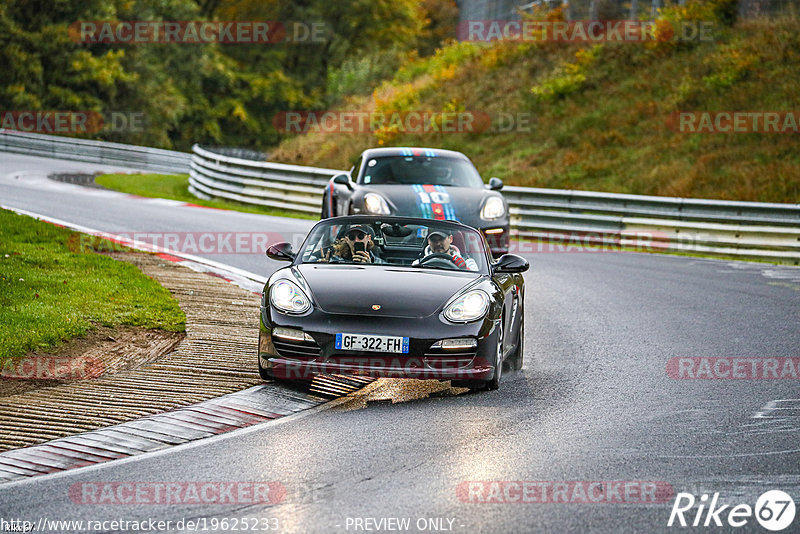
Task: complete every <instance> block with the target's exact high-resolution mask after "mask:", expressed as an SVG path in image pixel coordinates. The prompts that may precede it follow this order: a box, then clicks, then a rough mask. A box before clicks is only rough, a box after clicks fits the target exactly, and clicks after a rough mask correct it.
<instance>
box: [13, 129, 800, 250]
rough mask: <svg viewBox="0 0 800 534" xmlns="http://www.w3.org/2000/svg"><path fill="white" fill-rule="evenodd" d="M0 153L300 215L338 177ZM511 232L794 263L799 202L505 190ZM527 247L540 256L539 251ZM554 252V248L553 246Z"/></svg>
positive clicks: (33, 143)
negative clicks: (113, 172)
mask: <svg viewBox="0 0 800 534" xmlns="http://www.w3.org/2000/svg"><path fill="white" fill-rule="evenodd" d="M0 152H15V153H21V154H32V155H36V156H49V157H54V158H60V159H73V160H79V161H88V162H96V163H106V164H114V165H120V166H125V167H132V168H136V169H141V170H153V171H156V172H177V173H183V172H187V170H188V171H189V190H190V191H191V192H192V193H193V194H195V195H196V196H198V197H201V198H210V197H217V198H227V199H231V200H236V201H239V202H244V203H247V204H258V205H263V206H270V207H274V208H280V209H283V210H286V211H294V212H298V213H304V214H314V215H316V214H318V213H319V212H320V208H321V204H322V191H323V188H324V186H325V185H326V184H327V183H328V181H329V180H330V178H331V177H332V176H334V175H336V174H339V173H343V172H346V171H341V170H337V169H320V168H315V167H304V166H299V165H284V164H281V163H270V162H266V161H254V160H248V159H242V158H236V157H231V156H227V155H224V154H220V153H217V152H214V151H213V150H209V149H205V148H202V147H200V146H198V145H195V146H194V147H192V154H191V155H190V154H185V153H182V152H173V151H169V150H160V149H155V148H147V147H140V146H134V145H124V144H119V143H106V142H100V141H89V140H85V139H73V138H69V137H59V136H53V135H43V134H34V133H27V132H17V131H11V130H0ZM503 194H504V195H505V197H506V199H507V200H508V203H509V208H510V212H511V232H512V235H515V236H516V237H518V238H520V239H531V240H539V241H548V242H550V243H551V244H552V243H554V242H555V243H556V244H558V246H563V247H571V246H573V245H576V246H583V245H585V244H587V243H590V244H591V243H597V244H600V245H602V244H603V243H605V242H608V241H611V242H612V243H613V245H614V246H617V245H620V244H621V245H623V246H624V245H626V244H630V245H631V246H634V247H636V248H641V247H642V244H643V242H647V241H648V240H650V241H652V242H653V245H652V247H651V248H654V249H663V250H669V251H679V252H680V251H684V252H695V253H706V254H722V255H731V256H738V257H741V258H744V259H746V258H754V259H772V260H776V261H782V262H787V263H794V264H800V204H771V203H762V202H737V201H724V200H705V199H692V198H671V197H656V196H641V195H621V194H614V193H598V192H592V191H571V190H561V189H541V188H531V187H511V186H506V187H505V188H504V189H503ZM533 250H534V251H535V250H537V249H536V247H534V248H533ZM556 250H558V249H557V248H556Z"/></svg>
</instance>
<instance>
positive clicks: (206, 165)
mask: <svg viewBox="0 0 800 534" xmlns="http://www.w3.org/2000/svg"><path fill="white" fill-rule="evenodd" d="M192 153H193V154H192V165H191V171H190V172H189V191H191V192H192V194H194V195H196V196H198V197H200V198H210V197H219V198H227V199H230V200H236V201H239V202H245V203H247V204H259V205H262V206H269V207H272V208H280V209H283V210H287V211H296V212H300V213H308V214H319V213H320V210H321V208H322V190H323V188H324V187H325V184H327V183H328V181H329V180H330V179H331V177H332V176H333V175H335V174H339V173H342V172H345V171H337V170H336V169H318V168H316V167H302V166H299V165H284V164H282V163H270V162H266V161H253V160H249V159H242V158H234V157H230V156H226V155H224V154H220V153H218V152H212V151H211V150H208V149H205V148H202V147H201V146H199V145H195V146H193V147H192Z"/></svg>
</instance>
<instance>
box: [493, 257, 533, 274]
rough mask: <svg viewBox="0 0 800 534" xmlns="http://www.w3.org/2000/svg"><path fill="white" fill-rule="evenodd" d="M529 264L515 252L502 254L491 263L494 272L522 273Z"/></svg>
mask: <svg viewBox="0 0 800 534" xmlns="http://www.w3.org/2000/svg"><path fill="white" fill-rule="evenodd" d="M530 266H531V264H530V263H528V260H526V259H525V258H523V257H522V256H517V255H516V254H503V255H502V256H500V258H499V259H498V260H497V261H496V262H494V263H493V264H492V272H494V273H524V272H525V271H527V270H528V269H529V268H530Z"/></svg>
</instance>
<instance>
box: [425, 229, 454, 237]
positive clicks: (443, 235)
mask: <svg viewBox="0 0 800 534" xmlns="http://www.w3.org/2000/svg"><path fill="white" fill-rule="evenodd" d="M435 235H438V236H439V237H441V238H442V239H447V238H448V237H449V236H450V234H449V233H448V232H445V231H444V230H434V231H432V232H428V239H430V238H431V237H433V236H435Z"/></svg>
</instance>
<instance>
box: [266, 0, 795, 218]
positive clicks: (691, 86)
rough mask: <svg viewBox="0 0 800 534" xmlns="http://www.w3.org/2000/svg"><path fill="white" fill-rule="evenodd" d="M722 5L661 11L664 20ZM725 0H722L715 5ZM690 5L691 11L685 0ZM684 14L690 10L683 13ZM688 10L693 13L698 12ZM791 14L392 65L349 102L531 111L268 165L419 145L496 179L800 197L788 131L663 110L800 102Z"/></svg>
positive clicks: (303, 139) (323, 139)
mask: <svg viewBox="0 0 800 534" xmlns="http://www.w3.org/2000/svg"><path fill="white" fill-rule="evenodd" d="M721 1H722V0H704V2H701V3H698V2H695V1H692V2H687V4H686V7H681V6H677V7H674V8H665V9H663V10H662V13H663V16H664V17H668V18H670V20H684V19H687V20H713V19H708V18H707V17H706V15H705V14H704V15H702V17H701V16H700V15H697V14H695V15H691V13H690V12H692V10H694V12H697V10H698V9H699V10H700V11H699V12H700V13H705V11H702V10H703V9H705V8H703V7H702V6H703V5H714V3H715V2H716V4H720V2H721ZM723 3H724V2H723ZM698 6H699V7H698ZM692 17H694V18H692ZM698 17H700V18H699V19H698ZM798 85H800V17H796V16H789V15H787V16H785V17H783V18H779V19H777V20H771V21H769V20H761V19H751V20H742V21H740V22H738V23H737V24H736V25H734V26H732V27H729V26H725V25H724V24H721V23H716V24H715V25H714V38H713V40H710V41H703V42H695V43H670V42H665V43H652V42H651V43H649V44H635V43H613V42H609V43H604V44H602V45H601V46H599V47H597V46H594V45H593V44H591V43H587V44H580V43H554V42H549V43H507V42H506V43H503V42H497V43H494V44H490V45H475V44H465V43H458V44H454V45H450V46H449V47H447V49H443V50H442V51H440V52H439V53H438V55H437V58H435V60H418V62H417V63H412V64H410V65H406V66H404V67H401V68H400V69H399V70H398V72H397V74H396V75H395V76H394V78H393V79H391V80H387V81H386V82H385V83H384V84H383V85H382V86H380V87H379V88H378V89H376V90H375V91H374V92H373V94H372V95H370V96H356V97H353V98H351V99H350V100H348V102H349V104H348V106H349V107H348V108H347V109H348V110H352V109H353V108H355V109H360V110H364V111H367V110H377V111H387V112H388V111H410V110H450V109H463V110H472V111H478V112H482V113H486V114H489V115H493V114H498V113H505V114H510V115H511V116H525V115H523V114H527V116H528V117H532V119H533V120H532V125H531V126H532V127H531V128H529V129H524V128H523V129H520V130H519V131H513V132H510V133H508V132H485V133H472V134H466V133H451V134H443V133H416V134H415V133H404V132H396V133H393V132H377V133H370V132H367V133H358V134H346V135H345V134H335V133H310V134H306V135H298V136H295V137H292V138H288V139H286V140H285V141H284V142H283V143H281V144H280V145H279V146H277V147H275V148H273V149H272V150H270V154H271V158H272V159H273V160H274V161H280V162H287V163H293V164H299V165H313V166H320V167H329V168H339V169H343V168H349V167H350V165H351V164H352V163H353V161H354V160H355V159H356V157H357V156H358V154H359V153H360V152H361V151H362V150H364V149H365V148H370V147H375V146H430V147H440V148H449V149H453V150H459V151H462V152H464V153H465V154H467V155H468V156H469V157H470V158H471V159H472V160H473V161H474V162H475V164H476V166H477V167H478V170H479V171H480V172H481V175H482V176H484V177H485V178H486V179H488V177H490V176H497V177H499V178H501V179H503V181H504V182H505V183H506V184H508V185H519V186H532V187H550V188H565V189H578V190H589V191H608V192H613V193H629V194H639V195H662V196H677V197H695V198H717V199H730V200H750V201H763V202H791V203H794V202H798V201H800V142H798V135H797V134H796V133H786V134H776V133H771V134H770V133H761V134H759V133H748V134H726V133H716V134H708V133H705V134H699V133H694V134H692V133H680V132H677V131H675V130H674V129H673V128H671V124H672V123H671V116H672V114H674V113H676V112H681V111H687V112H714V111H779V112H780V111H796V110H797V109H800V92H799V91H798V90H797V87H798Z"/></svg>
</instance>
